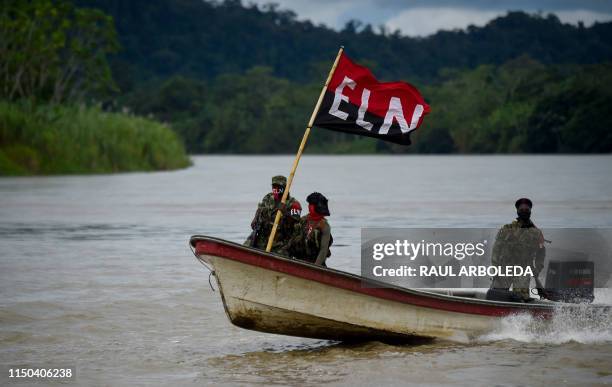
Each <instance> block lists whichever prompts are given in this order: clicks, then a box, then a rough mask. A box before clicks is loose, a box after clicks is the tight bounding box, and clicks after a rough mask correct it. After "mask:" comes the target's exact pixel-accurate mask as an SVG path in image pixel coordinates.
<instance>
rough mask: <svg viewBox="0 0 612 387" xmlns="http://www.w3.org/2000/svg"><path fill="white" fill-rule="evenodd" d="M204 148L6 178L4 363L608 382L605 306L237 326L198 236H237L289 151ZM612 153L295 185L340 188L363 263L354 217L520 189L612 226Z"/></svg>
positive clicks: (537, 208) (498, 203)
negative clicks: (194, 249)
mask: <svg viewBox="0 0 612 387" xmlns="http://www.w3.org/2000/svg"><path fill="white" fill-rule="evenodd" d="M194 161H195V165H194V166H193V167H191V168H189V169H186V170H182V171H175V172H155V173H132V174H117V175H100V176H58V177H25V178H0V294H1V297H0V365H2V366H3V368H2V372H3V373H6V372H7V371H6V367H47V366H49V365H53V366H66V367H67V366H71V367H76V369H77V377H76V379H75V380H73V381H69V382H66V384H77V385H95V386H99V385H151V384H157V385H168V384H171V383H172V384H175V385H206V384H211V385H219V384H231V385H235V384H243V385H248V384H265V385H270V384H276V385H319V384H332V385H383V384H386V385H423V384H426V385H450V384H458V385H469V386H474V385H483V386H484V385H550V384H553V383H554V384H558V385H606V384H612V323H611V322H610V319H609V316H607V317H606V318H603V319H600V320H597V321H585V320H584V319H581V318H580V316H561V317H560V318H558V319H556V320H555V321H554V322H553V323H552V324H546V325H542V324H541V323H539V322H538V321H533V320H531V319H529V318H526V317H521V316H518V317H513V318H508V319H506V320H505V321H504V323H503V327H502V329H500V330H499V331H497V332H492V333H491V334H489V335H486V336H483V337H480V338H478V339H475V340H472V341H469V342H442V341H435V342H432V343H427V344H422V345H402V346H394V345H387V344H382V343H376V342H371V343H363V344H350V345H349V344H342V343H336V342H328V341H321V340H310V339H302V338H295V337H284V336H277V335H270V334H263V333H258V332H251V331H246V330H243V329H240V328H236V327H234V326H232V325H231V324H230V323H229V321H228V320H227V318H226V316H225V314H224V311H223V307H222V304H221V300H220V297H219V294H218V293H215V292H213V291H211V289H210V287H209V284H208V272H207V271H206V270H205V269H204V268H203V267H202V266H201V265H199V264H198V262H197V261H196V260H195V259H194V258H193V256H192V255H191V252H190V251H189V248H188V246H187V241H188V239H189V237H190V236H191V235H193V234H207V235H213V236H218V237H221V238H224V239H228V240H232V241H237V242H241V241H242V240H244V239H245V238H246V236H247V234H248V227H249V223H250V217H251V216H252V214H253V211H254V208H255V206H256V203H257V201H258V200H259V199H260V198H261V196H263V194H265V193H266V192H267V190H268V189H269V179H270V177H271V176H272V175H275V174H279V173H286V172H287V171H288V169H289V167H290V165H291V161H292V158H291V157H287V156H277V157H274V156H241V157H238V156H214V157H213V156H205V157H195V158H194ZM611 167H612V157H610V156H305V157H304V158H303V160H302V163H301V165H300V168H299V170H298V173H297V175H296V179H295V187H294V188H293V189H292V194H294V196H296V197H297V198H298V199H299V200H301V201H302V203H304V202H305V197H306V195H307V194H308V193H310V192H312V191H320V192H323V193H324V194H326V195H327V196H328V197H329V199H330V203H329V206H330V210H331V213H332V215H331V217H330V218H329V221H330V224H331V225H332V228H333V234H334V241H335V244H334V248H333V256H332V258H331V259H330V260H329V261H328V263H329V266H331V267H334V268H338V269H341V270H346V271H349V272H353V273H359V269H360V265H359V253H360V250H359V238H360V228H361V227H383V226H384V227H497V226H499V225H500V224H502V223H505V222H508V221H509V220H511V219H512V218H513V216H514V211H513V210H514V208H513V203H514V200H515V199H516V198H517V197H520V196H528V197H530V198H532V199H533V201H534V204H535V205H534V210H533V214H534V215H533V218H534V221H535V222H536V223H537V224H538V225H540V226H543V227H612V174H610V173H609V171H610V169H611ZM611 296H612V294H610V293H609V292H606V291H603V292H599V293H598V294H597V298H596V302H598V303H604V304H610V303H612V297H611ZM0 377H1V379H0V380H1V382H0V384H1V385H10V384H9V383H15V381H14V380H12V381H9V380H8V379H7V378H6V375H1V376H0ZM31 382H32V381H27V382H25V383H31ZM41 383H42V382H41Z"/></svg>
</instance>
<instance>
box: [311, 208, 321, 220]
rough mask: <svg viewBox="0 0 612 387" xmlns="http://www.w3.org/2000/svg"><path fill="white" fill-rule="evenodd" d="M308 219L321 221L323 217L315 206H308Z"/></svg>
mask: <svg viewBox="0 0 612 387" xmlns="http://www.w3.org/2000/svg"><path fill="white" fill-rule="evenodd" d="M308 217H309V218H310V219H312V220H320V219H321V218H323V215H321V214H319V213H318V212H317V206H316V205H315V204H308Z"/></svg>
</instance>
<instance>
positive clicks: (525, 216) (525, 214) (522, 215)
mask: <svg viewBox="0 0 612 387" xmlns="http://www.w3.org/2000/svg"><path fill="white" fill-rule="evenodd" d="M516 214H517V215H518V217H519V219H520V220H523V221H527V220H529V218H531V211H529V210H520V211H517V212H516Z"/></svg>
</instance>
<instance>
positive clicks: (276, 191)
mask: <svg viewBox="0 0 612 387" xmlns="http://www.w3.org/2000/svg"><path fill="white" fill-rule="evenodd" d="M283 192H285V190H284V189H282V188H276V187H272V195H273V196H274V200H276V201H279V200H281V199H282V198H283Z"/></svg>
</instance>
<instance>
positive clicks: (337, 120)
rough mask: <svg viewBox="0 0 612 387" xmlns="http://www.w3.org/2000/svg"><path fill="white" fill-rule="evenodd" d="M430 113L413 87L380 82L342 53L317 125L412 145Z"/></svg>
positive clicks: (316, 122)
mask: <svg viewBox="0 0 612 387" xmlns="http://www.w3.org/2000/svg"><path fill="white" fill-rule="evenodd" d="M427 113H429V105H427V104H426V103H425V100H424V99H423V97H422V96H421V93H419V91H418V90H417V89H416V88H415V87H414V86H412V85H410V84H408V83H406V82H385V83H381V82H378V81H377V80H376V78H375V77H374V75H372V73H371V72H370V70H368V69H367V68H366V67H363V66H360V65H358V64H355V63H353V62H352V61H351V60H350V59H349V58H348V57H347V56H346V55H344V53H342V54H341V56H340V60H339V61H338V66H337V67H336V71H334V74H333V76H332V79H331V81H330V82H329V85H327V90H325V95H324V97H323V101H322V103H321V106H320V108H319V112H318V114H317V116H316V117H315V121H314V125H316V126H318V127H321V128H325V129H331V130H336V131H340V132H346V133H353V134H359V135H362V136H369V137H375V138H378V139H381V140H386V141H391V142H394V143H396V144H402V145H410V132H412V131H413V130H415V129H416V128H418V127H419V125H421V122H422V121H423V117H424V116H425V114H427Z"/></svg>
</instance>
